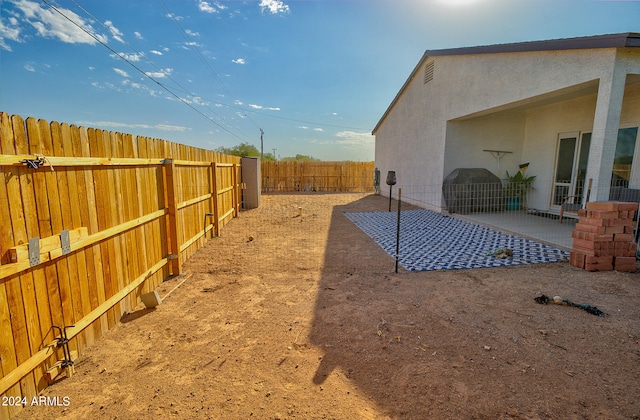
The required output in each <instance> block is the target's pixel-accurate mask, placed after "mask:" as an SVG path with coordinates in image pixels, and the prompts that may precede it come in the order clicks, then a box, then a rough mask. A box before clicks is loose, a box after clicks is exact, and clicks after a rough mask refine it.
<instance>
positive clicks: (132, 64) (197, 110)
mask: <svg viewBox="0 0 640 420" xmlns="http://www.w3.org/2000/svg"><path fill="white" fill-rule="evenodd" d="M42 2H43V3H44V4H46V5H47V6H49V7H50V8H51V9H52V10H53V11H55V12H56V13H58V14H59V15H60V16H62V17H63V18H65V19H66V20H68V21H69V22H71V23H72V24H73V25H74V26H76V27H78V28H79V29H80V30H82V31H83V32H85V33H86V34H87V35H89V36H90V37H91V38H93V39H94V40H95V41H96V42H98V43H99V44H100V45H102V46H103V47H105V48H106V49H108V50H109V51H111V52H112V53H113V54H115V55H116V56H117V57H118V58H120V59H121V60H123V61H124V62H126V63H127V64H129V65H130V66H131V67H133V68H134V69H135V70H136V71H138V72H139V73H140V74H142V75H143V76H144V77H146V78H147V79H149V80H151V81H152V82H153V83H155V84H156V85H158V86H159V87H160V88H162V89H163V90H165V91H166V92H168V93H169V94H170V95H171V96H173V97H174V98H176V99H177V100H178V101H180V102H182V103H183V104H185V105H186V106H188V107H189V108H191V109H192V110H193V111H195V112H197V113H198V114H200V115H201V116H202V117H204V118H205V119H206V120H207V121H209V122H210V123H212V124H214V125H216V126H218V127H220V128H221V129H222V130H224V131H225V132H227V133H229V134H231V135H232V136H233V137H236V138H237V139H239V140H241V141H245V140H244V139H243V138H242V137H240V136H238V135H236V134H235V133H232V132H231V131H229V130H228V129H227V128H225V127H223V126H222V125H220V124H218V123H217V122H215V121H214V120H213V119H212V118H211V117H209V116H207V115H206V114H204V113H203V112H202V111H200V110H199V109H197V108H195V107H194V106H193V105H191V104H190V103H189V102H187V101H185V100H184V99H183V98H181V97H180V96H179V95H177V94H176V93H174V92H173V91H172V90H171V89H169V88H168V87H167V86H165V85H164V84H162V83H160V82H159V81H157V80H156V79H155V78H153V77H152V76H150V75H149V74H147V73H146V72H145V71H143V70H142V69H141V68H139V67H138V66H136V65H135V64H134V63H133V62H132V61H130V60H128V59H127V58H126V57H124V56H123V55H122V54H121V53H118V52H117V51H116V50H114V49H113V48H111V47H110V46H108V45H107V44H106V43H104V42H103V41H102V40H100V39H99V38H98V37H97V36H95V35H94V34H93V33H91V32H89V31H88V30H87V29H86V28H84V27H83V26H81V25H79V24H78V23H76V22H75V21H74V20H73V19H71V18H69V17H68V16H67V15H65V14H64V13H63V12H62V11H60V10H59V9H58V8H57V7H55V6H54V5H53V4H51V3H50V2H49V1H47V0H42ZM96 20H97V19H96Z"/></svg>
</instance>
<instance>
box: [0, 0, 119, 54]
mask: <svg viewBox="0 0 640 420" xmlns="http://www.w3.org/2000/svg"><path fill="white" fill-rule="evenodd" d="M14 4H15V6H16V8H17V9H18V10H20V12H22V13H23V15H24V19H22V20H24V22H27V23H29V24H30V25H31V26H33V28H34V29H35V30H36V32H37V34H38V35H39V36H41V37H43V38H55V39H58V40H60V41H62V42H66V43H68V44H91V45H93V44H95V43H96V42H97V41H96V39H95V38H97V39H98V40H99V41H100V42H105V43H106V42H107V37H106V36H105V35H101V34H98V33H96V31H95V30H94V29H93V27H92V26H91V25H90V24H89V23H88V22H87V21H85V20H84V19H83V18H82V17H80V16H78V15H77V14H76V13H74V12H73V11H71V10H69V9H65V8H62V7H58V10H60V12H61V13H64V15H65V16H67V17H68V18H69V19H70V20H72V21H73V22H75V23H77V24H78V26H80V28H79V27H78V26H76V25H75V24H73V23H71V21H70V20H69V19H67V18H65V17H63V16H62V15H61V14H59V13H57V12H56V11H54V10H53V9H50V8H48V7H45V6H43V5H42V4H40V2H35V1H30V0H17V1H15V2H14ZM15 23H17V22H14V25H13V28H14V29H15V27H16V26H15ZM3 26H4V24H3ZM81 28H82V29H81ZM83 29H84V30H83ZM4 32H6V30H3V33H4ZM87 32H89V33H91V34H93V37H92V36H91V35H89V33H87ZM9 33H10V34H11V32H9ZM14 36H15V35H14ZM94 37H95V38H94Z"/></svg>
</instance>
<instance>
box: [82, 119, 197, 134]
mask: <svg viewBox="0 0 640 420" xmlns="http://www.w3.org/2000/svg"><path fill="white" fill-rule="evenodd" d="M75 123H76V124H77V125H79V126H85V127H97V128H105V129H110V128H131V129H156V130H162V131H180V132H184V131H191V129H190V128H189V127H184V126H181V125H169V124H154V125H151V124H128V123H121V122H115V121H76V122H75Z"/></svg>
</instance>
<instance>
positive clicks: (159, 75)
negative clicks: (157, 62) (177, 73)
mask: <svg viewBox="0 0 640 420" xmlns="http://www.w3.org/2000/svg"><path fill="white" fill-rule="evenodd" d="M171 73H173V69H172V68H166V69H160V70H159V71H148V72H146V73H145V74H146V75H147V76H149V77H153V78H156V79H162V78H164V77H168V76H171Z"/></svg>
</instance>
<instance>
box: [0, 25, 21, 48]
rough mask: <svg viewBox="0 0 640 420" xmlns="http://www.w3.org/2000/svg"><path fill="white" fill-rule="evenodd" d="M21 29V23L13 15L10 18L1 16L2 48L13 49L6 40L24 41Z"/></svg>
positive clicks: (0, 43) (0, 42) (0, 37)
mask: <svg viewBox="0 0 640 420" xmlns="http://www.w3.org/2000/svg"><path fill="white" fill-rule="evenodd" d="M20 30H21V28H20V23H19V22H18V19H16V18H15V17H13V16H11V17H9V18H8V19H2V17H0V48H2V49H3V50H7V51H12V50H11V46H9V44H7V43H6V41H5V40H9V41H14V42H22V39H20Z"/></svg>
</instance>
